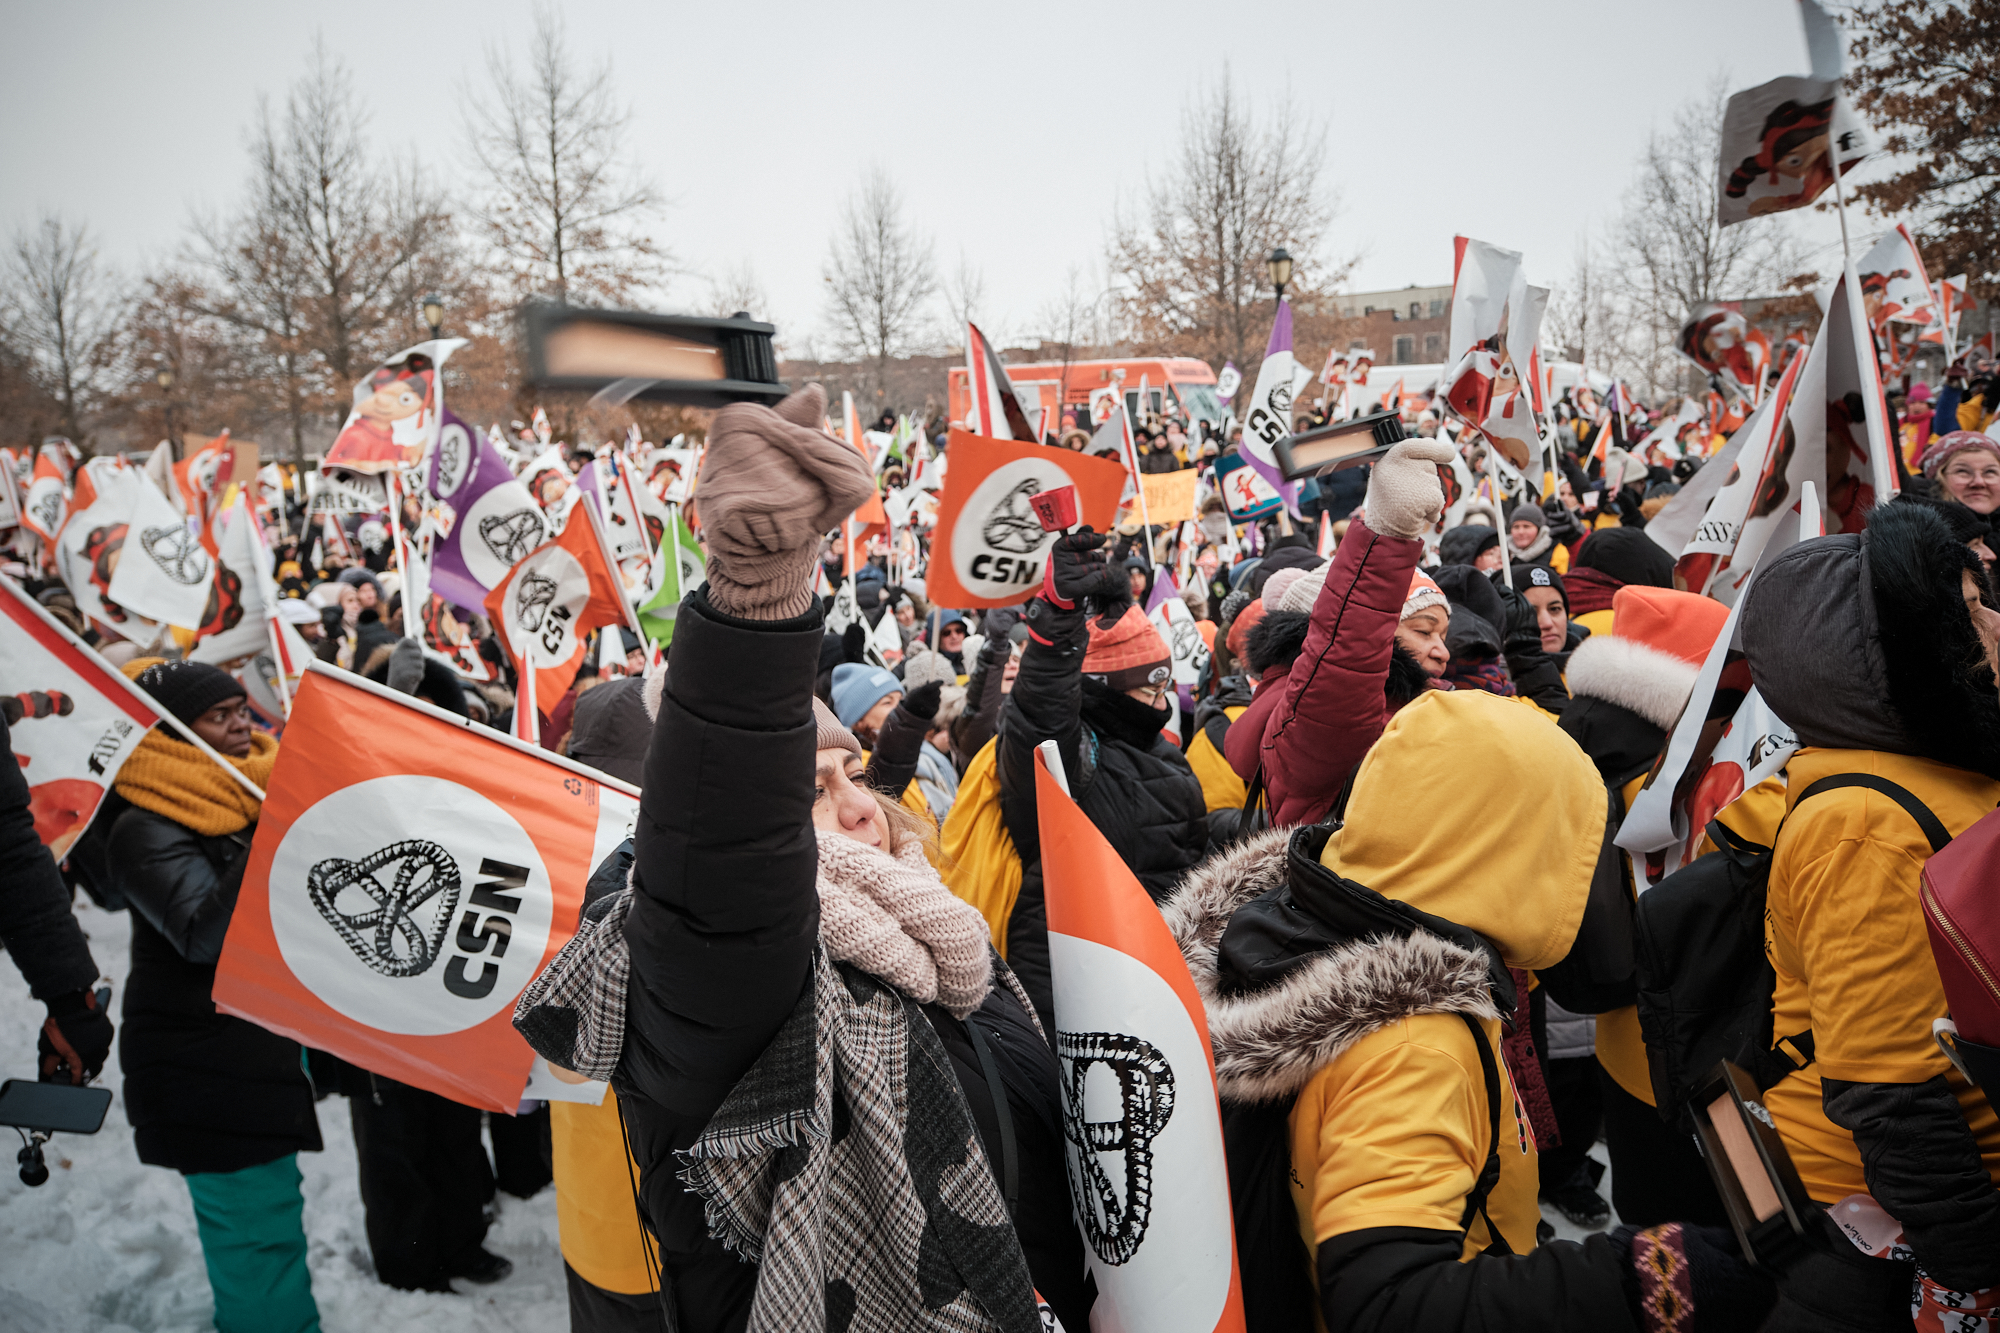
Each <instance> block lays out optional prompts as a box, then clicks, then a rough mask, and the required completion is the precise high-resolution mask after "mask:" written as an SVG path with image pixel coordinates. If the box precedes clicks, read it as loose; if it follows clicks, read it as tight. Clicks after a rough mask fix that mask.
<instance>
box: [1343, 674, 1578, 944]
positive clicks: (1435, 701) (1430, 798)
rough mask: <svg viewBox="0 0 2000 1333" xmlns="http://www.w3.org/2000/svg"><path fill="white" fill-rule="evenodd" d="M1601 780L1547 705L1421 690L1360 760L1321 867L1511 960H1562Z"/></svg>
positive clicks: (1574, 922) (1572, 933)
mask: <svg viewBox="0 0 2000 1333" xmlns="http://www.w3.org/2000/svg"><path fill="white" fill-rule="evenodd" d="M1606 799H1607V798H1606V796H1605V791H1604V780H1603V779H1602V778H1601V777H1599V776H1598V773H1597V768H1596V766H1595V765H1594V764H1592V763H1591V762H1590V757H1589V756H1588V755H1586V754H1584V752H1583V751H1582V750H1581V749H1580V748H1578V746H1577V744H1576V742H1575V741H1573V740H1571V739H1570V738H1569V736H1568V735H1567V734H1566V733H1565V732H1564V731H1563V730H1562V729H1561V728H1560V727H1558V726H1557V725H1556V724H1555V723H1554V722H1552V721H1551V720H1550V719H1549V718H1548V717H1547V716H1546V715H1544V714H1543V713H1541V712H1540V711H1538V710H1536V709H1533V708H1524V707H1522V706H1521V704H1520V703H1519V702H1518V701H1516V700H1512V699H1503V698H1501V697H1499V696H1498V695H1492V694H1488V693H1486V692H1485V691H1483V690H1450V691H1445V690H1427V691H1425V692H1424V693H1423V694H1421V695H1419V696H1418V697H1417V698H1416V699H1415V700H1414V701H1412V702H1411V703H1409V704H1406V705H1405V706H1404V707H1403V708H1401V709H1400V710H1398V711H1397V713H1396V715H1395V716H1394V717H1393V718H1391V719H1390V720H1389V726H1388V729H1387V730H1385V731H1384V732H1383V733H1382V738H1381V739H1380V740H1378V741H1376V742H1375V744H1374V746H1373V748H1371V749H1370V750H1369V751H1368V756H1367V758H1365V759H1363V760H1362V761H1361V771H1360V773H1359V774H1357V775H1356V777H1355V780H1354V794H1353V796H1352V797H1351V798H1350V799H1349V800H1348V803H1347V822H1346V825H1345V827H1343V828H1342V829H1341V830H1340V832H1338V833H1336V834H1334V835H1333V836H1332V837H1331V838H1329V839H1327V843H1326V850H1325V852H1323V853H1322V854H1321V856H1320V862H1321V864H1323V865H1325V866H1326V867H1327V868H1328V869H1329V870H1332V871H1333V872H1334V873H1335V874H1339V875H1345V876H1347V877H1348V878H1349V879H1352V880H1355V881H1356V882H1358V883H1361V884H1365V885H1367V886H1368V887H1369V888H1371V889H1374V890H1375V891H1376V892H1377V893H1380V894H1382V895H1383V896H1384V897H1388V898H1394V899H1396V900H1398V901H1400V902H1406V903H1408V904H1409V905H1410V906H1412V907H1415V908H1419V909H1420V910H1422V911H1425V912H1429V913H1431V914H1432V915H1434V916H1441V917H1443V918H1444V919H1445V920H1447V921H1454V922H1457V923H1458V924H1459V925H1461V926H1468V927H1470V928H1471V929H1473V930H1476V931H1478V932H1479V933H1480V934H1482V935H1484V936H1486V938H1488V939H1490V940H1492V941H1493V943H1494V944H1495V945H1497V946H1498V947H1499V949H1500V953H1501V955H1502V956H1503V957H1504V958H1506V960H1507V962H1508V963H1509V964H1510V965H1512V966H1514V967H1524V968H1535V967H1547V966H1549V965H1550V964H1552V963H1556V962H1560V961H1561V960H1562V958H1563V956H1564V955H1566V954H1567V953H1568V952H1569V948H1570V943H1571V942H1572V941H1573V940H1574V939H1575V938H1576V930H1577V926H1578V925H1579V924H1580V923H1581V922H1582V920H1583V905H1584V901H1585V899H1586V898H1588V897H1589V894H1590V877H1591V872H1592V870H1593V869H1594V868H1595V866H1596V864H1597V853H1598V848H1599V846H1600V845H1601V844H1602V842H1603V840H1604V818H1605V813H1606Z"/></svg>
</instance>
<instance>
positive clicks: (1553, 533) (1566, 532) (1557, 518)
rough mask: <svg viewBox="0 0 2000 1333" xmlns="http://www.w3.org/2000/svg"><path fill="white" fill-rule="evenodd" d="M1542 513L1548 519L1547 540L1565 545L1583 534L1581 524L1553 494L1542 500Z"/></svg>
mask: <svg viewBox="0 0 2000 1333" xmlns="http://www.w3.org/2000/svg"><path fill="white" fill-rule="evenodd" d="M1542 514H1543V516H1544V517H1545V518H1546V519H1547V520H1548V525H1549V540H1550V541H1552V542H1554V543H1555V544H1556V545H1558V546H1566V545H1568V544H1569V543H1570V542H1573V541H1575V540H1576V539H1577V538H1578V537H1581V536H1582V535H1583V524H1582V523H1581V522H1579V521H1578V520H1577V517H1576V515H1575V514H1573V513H1571V512H1570V508H1569V506H1568V505H1566V504H1564V503H1563V502H1562V501H1561V500H1559V499H1557V498H1556V497H1555V496H1550V497H1549V498H1548V499H1546V500H1544V501H1542Z"/></svg>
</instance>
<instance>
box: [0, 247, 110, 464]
mask: <svg viewBox="0 0 2000 1333" xmlns="http://www.w3.org/2000/svg"><path fill="white" fill-rule="evenodd" d="M7 259H8V263H7V269H6V275H5V288H4V302H5V307H6V312H7V317H6V336H7V341H8V342H9V344H10V345H11V348H12V350H13V352H14V354H15V356H16V357H17V358H18V364H19V365H20V367H21V369H22V370H23V371H24V372H25V374H26V375H27V378H28V379H29V381H30V382H31V383H32V384H33V385H34V386H35V387H36V388H37V389H39V390H40V391H41V392H42V393H44V394H46V395H47V396H48V397H49V398H51V399H53V400H54V401H55V402H56V403H57V404H59V405H60V408H61V417H60V422H61V427H62V431H63V433H64V434H66V435H68V436H69V437H70V438H71V439H73V440H75V441H77V442H78V443H79V444H82V443H84V442H85V441H86V439H87V438H88V430H87V421H88V418H89V415H90V413H91V412H92V410H93V409H95V408H96V407H97V406H98V404H99V401H100V399H101V398H102V396H103V394H104V393H105V391H106V390H107V388H109V387H110V385H111V383H112V381H113V375H114V362H115V361H116V359H117V353H118V328H119V322H120V320H121V318H122V317H123V313H124V310H125V306H126V300H125V296H124V293H123V291H122V289H121V287H120V285H119V280H118V277H117V275H116V274H114V273H112V272H111V271H110V270H109V269H106V268H103V267H100V266H99V264H98V260H97V246H96V244H95V243H94V242H93V241H92V240H91V238H90V234H89V231H88V229H87V228H85V227H84V226H83V225H82V224H77V225H75V226H71V225H69V224H67V223H65V222H64V221H63V220H62V218H61V217H59V216H57V215H55V214H53V213H51V214H44V215H43V217H42V220H41V222H40V223H38V224H37V225H36V226H35V227H33V228H32V229H30V230H27V231H24V232H20V233H18V234H17V235H16V236H15V237H14V244H13V247H12V250H11V252H10V253H9V254H8V256H7Z"/></svg>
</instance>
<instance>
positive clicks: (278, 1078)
mask: <svg viewBox="0 0 2000 1333" xmlns="http://www.w3.org/2000/svg"><path fill="white" fill-rule="evenodd" d="M125 673H126V674H127V675H128V676H130V677H132V678H133V679H134V680H136V681H137V683H138V685H139V687H140V688H141V689H143V690H145V691H146V692H147V693H148V694H150V695H152V696H153V698H154V699H155V700H156V701H157V702H158V703H159V705H160V706H161V707H162V708H164V709H165V710H166V711H167V712H168V713H170V714H172V715H173V716H174V717H176V718H179V719H180V720H181V721H182V722H184V723H186V724H187V725H188V727H190V728H191V729H192V730H193V731H194V733H195V734H196V735H197V736H199V737H200V738H201V739H202V740H204V741H206V742H207V743H208V745H209V747H210V749H211V750H212V751H213V753H205V752H203V751H202V750H200V749H197V748H196V747H195V746H193V745H191V744H189V743H188V742H187V741H185V740H182V739H181V738H180V737H179V736H177V735H175V734H174V733H172V732H171V731H169V730H167V729H166V728H165V727H164V725H163V726H161V727H157V728H155V729H154V730H152V731H150V732H148V733H147V735H146V738H145V739H144V740H143V741H141V742H140V744H139V748H138V749H137V750H135V751H134V752H133V754H132V757H131V758H130V759H128V760H126V761H125V765H124V767H123V768H121V769H120V770H119V772H118V781H117V785H116V787H115V789H114V796H115V800H108V801H107V802H106V805H107V807H108V808H106V809H105V810H103V811H102V812H100V814H99V815H98V819H99V820H100V821H101V822H102V823H103V825H104V826H105V827H107V828H108V829H109V830H110V832H109V848H110V854H109V857H108V860H107V864H108V865H109V866H110V868H111V870H112V872H113V873H114V874H115V875H116V876H117V877H118V887H119V889H120V890H121V891H122V892H123V893H124V895H125V898H126V901H128V902H129V903H130V904H131V906H132V970H131V972H130V974H129V976H128V978H127V981H126V991H125V1008H124V1018H125V1022H124V1028H123V1031H122V1032H121V1033H120V1038H119V1065H120V1067H121V1068H122V1070H123V1071H124V1077H125V1089H124V1091H125V1108H126V1113H127V1116H128V1117H129V1119H130V1120H131V1122H132V1128H133V1131H134V1137H135V1139H136V1140H137V1145H138V1150H139V1160H140V1161H142V1162H145V1163H147V1164H148V1165H151V1166H164V1167H168V1168H170V1169H172V1170H176V1171H179V1172H181V1174H182V1175H183V1176H184V1177H185V1178H186V1180H187V1184H188V1193H189V1194H190V1195H192V1196H193V1200H194V1214H195V1225H196V1227H197V1229H198V1230H199V1232H200V1234H201V1244H202V1257H203V1259H204V1260H205V1261H206V1262H207V1265H208V1283H209V1287H210V1289H211V1290H212V1291H213V1293H214V1296H215V1325H216V1328H217V1329H218V1330H220V1333H239V1331H240V1333H265V1331H267V1330H285V1331H286V1333H294V1331H297V1330H317V1329H318V1328H319V1313H318V1309H317V1307H316V1305H315V1304H314V1302H313V1295H312V1280H311V1278H310V1277H309V1276H308V1274H307V1272H306V1234H305V1227H304V1225H303V1221H302V1217H303V1210H304V1206H305V1201H304V1196H303V1195H302V1194H301V1193H300V1189H299V1182H300V1180H301V1176H300V1174H299V1168H298V1162H297V1154H299V1153H301V1152H318V1151H319V1149H320V1134H319V1121H318V1118H317V1116H316V1115H315V1114H314V1112H313V1089H312V1085H311V1083H310V1082H309V1081H308V1080H307V1078H306V1073H305V1067H304V1064H303V1062H302V1060H301V1049H300V1046H299V1044H298V1043H297V1042H296V1041H292V1040H289V1039H287V1038H284V1037H280V1036H277V1035H275V1034H273V1033H270V1032H267V1031H265V1030H264V1029H263V1028H261V1027H258V1026H257V1025H256V1024H254V1023H250V1022H247V1021H246V1020H244V1019H241V1018H236V1017H233V1016H231V1015H228V1014H223V1013H218V1012H217V1011H216V1008H215V1004H214V1001H213V1000H212V999H211V998H210V994H211V991H212V990H213V987H214V982H215V964H216V960H217V959H218V958H220V957H221V954H222V939H223V935H224V934H225V933H226V932H227V930H228V928H229V919H230V915H231V913H232V912H233V911H234V910H235V906H236V894H237V890H238V889H239V888H240V887H241V885H242V880H243V869H244V864H245V862H246V861H247V860H248V859H249V852H250V840H251V836H252V834H253V832H254V828H255V825H256V822H257V816H258V814H259V812H260V810H261V808H262V802H261V799H260V798H259V797H258V796H255V795H252V794H251V792H250V790H249V786H251V785H254V786H255V787H257V788H262V787H263V786H264V785H265V784H266V783H268V782H269V781H270V777H271V770H272V768H273V767H274V766H275V765H276V763H277V759H278V743H277V742H276V741H274V740H272V739H271V738H270V737H269V736H266V735H263V734H261V733H259V732H256V731H254V730H252V728H251V725H250V711H249V706H248V699H247V697H246V695H245V692H244V689H243V686H242V685H241V684H240V683H238V682H237V680H236V679H235V678H234V677H232V676H230V675H229V674H228V673H226V672H223V671H220V670H218V669H216V668H215V667H212V666H207V665H204V664H202V663H199V662H165V661H161V660H160V659H158V658H140V659H136V660H134V661H132V662H130V663H128V664H127V665H126V667H125ZM218 755H219V756H220V758H219V759H218V758H217V757H216V756H218ZM224 764H227V765H228V769H225V768H224V766H223V765H224ZM229 770H233V771H229ZM239 779H242V780H239ZM246 783H247V784H248V785H246Z"/></svg>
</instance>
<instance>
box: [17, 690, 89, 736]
mask: <svg viewBox="0 0 2000 1333" xmlns="http://www.w3.org/2000/svg"><path fill="white" fill-rule="evenodd" d="M75 711H76V701H75V700H74V699H72V698H70V697H69V696H68V695H67V694H64V693H62V692H61V691H60V690H28V691H26V692H25V693H22V694H10V695H8V696H7V697H6V698H4V699H0V716H4V717H5V718H6V719H7V725H8V726H10V727H11V726H14V725H15V724H16V723H18V722H20V720H21V719H22V718H24V717H26V718H43V717H68V716H69V715H70V714H71V713H74V712H75Z"/></svg>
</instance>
